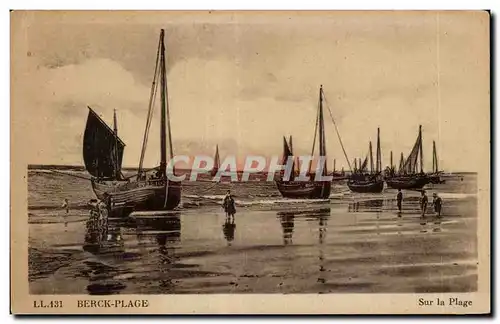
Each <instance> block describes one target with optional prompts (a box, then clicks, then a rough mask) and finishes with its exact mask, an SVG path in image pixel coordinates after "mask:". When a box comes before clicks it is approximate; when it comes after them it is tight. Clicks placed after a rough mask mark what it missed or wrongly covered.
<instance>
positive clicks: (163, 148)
mask: <svg viewBox="0 0 500 324" xmlns="http://www.w3.org/2000/svg"><path fill="white" fill-rule="evenodd" d="M164 37H165V31H164V30H163V29H162V30H161V33H160V46H161V50H160V73H161V126H160V150H161V162H160V174H161V175H162V176H163V177H165V176H166V169H167V145H166V142H165V141H166V137H167V136H166V119H165V114H166V104H167V97H166V95H165V92H166V91H165V90H166V68H165V41H164Z"/></svg>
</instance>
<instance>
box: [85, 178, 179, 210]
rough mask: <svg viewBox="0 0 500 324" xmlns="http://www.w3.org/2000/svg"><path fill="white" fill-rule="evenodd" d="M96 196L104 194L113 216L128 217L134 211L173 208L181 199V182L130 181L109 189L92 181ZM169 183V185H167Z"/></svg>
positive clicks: (103, 197) (104, 199) (103, 199)
mask: <svg viewBox="0 0 500 324" xmlns="http://www.w3.org/2000/svg"><path fill="white" fill-rule="evenodd" d="M92 184H93V185H92V187H93V188H94V192H95V193H96V196H98V195H100V196H102V201H104V202H105V203H106V204H107V206H108V208H109V211H110V213H111V214H112V216H113V217H127V216H128V215H129V214H130V213H132V212H134V211H160V210H172V209H174V208H176V207H177V206H178V205H179V203H180V201H181V183H180V182H174V181H168V182H167V181H166V180H147V181H138V182H130V183H127V184H121V185H118V186H115V187H111V186H110V187H109V188H108V189H109V190H106V188H105V187H104V186H103V184H99V185H101V186H96V185H95V183H94V182H93V183H92ZM167 184H168V185H167Z"/></svg>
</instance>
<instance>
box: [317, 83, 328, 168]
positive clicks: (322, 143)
mask: <svg viewBox="0 0 500 324" xmlns="http://www.w3.org/2000/svg"><path fill="white" fill-rule="evenodd" d="M319 156H322V157H324V158H325V159H326V144H325V125H324V120H323V85H321V86H320V88H319ZM324 174H328V173H327V163H326V160H325V164H324V165H323V175H324Z"/></svg>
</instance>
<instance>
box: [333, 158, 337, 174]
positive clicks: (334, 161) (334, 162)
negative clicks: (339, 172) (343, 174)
mask: <svg viewBox="0 0 500 324" xmlns="http://www.w3.org/2000/svg"><path fill="white" fill-rule="evenodd" d="M336 162H337V161H336V160H335V159H333V172H335V167H336V165H335V164H336Z"/></svg>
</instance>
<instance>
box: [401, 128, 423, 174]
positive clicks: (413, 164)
mask: <svg viewBox="0 0 500 324" xmlns="http://www.w3.org/2000/svg"><path fill="white" fill-rule="evenodd" d="M421 143H422V139H421V137H420V136H418V137H417V140H416V142H415V145H413V149H412V150H411V152H410V155H408V157H407V158H406V161H405V164H404V165H403V170H404V171H405V172H406V173H408V174H413V173H416V172H417V163H418V156H419V152H420V145H421Z"/></svg>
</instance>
